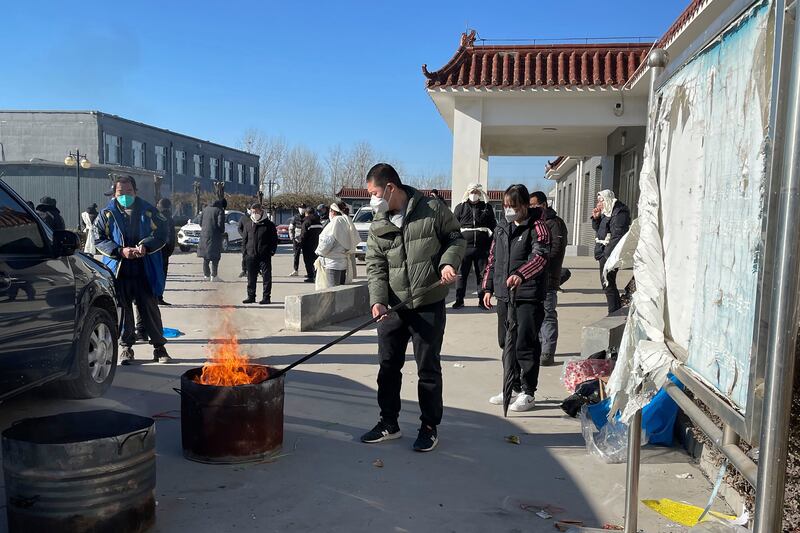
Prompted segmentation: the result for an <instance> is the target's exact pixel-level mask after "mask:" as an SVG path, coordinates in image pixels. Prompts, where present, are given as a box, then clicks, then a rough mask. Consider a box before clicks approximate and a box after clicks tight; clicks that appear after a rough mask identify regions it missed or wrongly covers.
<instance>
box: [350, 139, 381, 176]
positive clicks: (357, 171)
mask: <svg viewBox="0 0 800 533" xmlns="http://www.w3.org/2000/svg"><path fill="white" fill-rule="evenodd" d="M377 160H378V156H377V155H376V153H375V149H374V148H373V147H372V145H371V144H370V143H369V142H368V141H361V142H358V143H356V144H355V145H354V146H353V147H352V148H351V149H350V153H348V154H347V163H346V168H347V170H346V175H347V179H346V182H345V184H346V185H347V186H349V187H362V186H363V184H364V179H365V178H366V177H367V172H369V169H370V168H372V165H374V164H375V163H377V162H378V161H377Z"/></svg>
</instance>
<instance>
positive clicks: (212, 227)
mask: <svg viewBox="0 0 800 533" xmlns="http://www.w3.org/2000/svg"><path fill="white" fill-rule="evenodd" d="M226 207H228V202H227V201H226V200H225V199H222V200H216V201H215V202H214V203H213V204H212V205H210V206H209V207H206V208H205V209H203V211H202V212H201V213H200V242H199V243H197V257H202V258H203V276H204V277H205V279H206V281H220V279H219V277H218V276H217V271H218V269H219V260H220V259H221V258H222V240H223V238H224V236H225V208H226Z"/></svg>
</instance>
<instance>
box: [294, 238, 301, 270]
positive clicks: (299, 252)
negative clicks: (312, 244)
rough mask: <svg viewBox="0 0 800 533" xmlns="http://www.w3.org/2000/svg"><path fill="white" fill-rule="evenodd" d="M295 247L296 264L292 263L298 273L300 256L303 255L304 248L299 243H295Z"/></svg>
mask: <svg viewBox="0 0 800 533" xmlns="http://www.w3.org/2000/svg"><path fill="white" fill-rule="evenodd" d="M293 246H294V263H292V265H293V266H294V270H295V271H297V269H298V268H300V255H301V254H302V253H303V246H302V245H301V244H300V243H299V242H297V241H294V244H293Z"/></svg>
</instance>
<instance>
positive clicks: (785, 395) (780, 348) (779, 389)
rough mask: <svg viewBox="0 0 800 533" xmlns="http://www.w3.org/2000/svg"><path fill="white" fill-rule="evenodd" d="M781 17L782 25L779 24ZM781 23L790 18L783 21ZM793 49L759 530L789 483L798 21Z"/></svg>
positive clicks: (777, 515)
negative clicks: (787, 470)
mask: <svg viewBox="0 0 800 533" xmlns="http://www.w3.org/2000/svg"><path fill="white" fill-rule="evenodd" d="M784 5H785V2H784V1H782V0H779V1H778V2H776V33H778V32H779V31H788V27H789V25H790V24H794V22H793V21H792V20H791V17H785V16H783V15H784V14H785V12H784ZM778 23H782V24H781V26H779V27H778V26H777V24H778ZM783 24H786V26H784V25H783ZM793 35H794V41H793V42H792V44H791V48H790V49H786V50H783V51H782V55H783V57H784V58H785V59H786V60H788V63H785V64H782V65H781V68H782V69H783V68H787V67H788V68H790V69H791V70H790V78H789V85H788V87H787V88H786V92H785V97H786V98H785V104H786V109H785V112H781V111H782V110H778V113H777V117H778V120H780V119H781V118H782V117H785V120H786V123H785V137H784V143H783V145H782V146H780V147H778V146H777V145H776V147H775V148H776V149H781V150H782V158H781V160H782V164H781V166H780V169H781V171H782V175H781V178H782V179H781V180H780V184H779V187H778V190H777V191H774V193H777V197H775V196H774V195H773V199H774V200H777V202H778V211H777V220H778V223H777V228H776V229H777V231H776V235H777V239H776V242H775V248H774V251H773V253H774V260H773V265H774V289H773V293H772V301H771V305H770V310H769V315H768V316H767V323H768V324H769V325H770V328H769V333H768V337H767V367H766V375H765V381H764V414H763V416H762V419H761V452H760V455H761V457H760V460H759V466H760V467H759V469H758V485H757V487H756V508H755V514H756V516H755V527H754V531H755V532H756V533H768V532H769V533H771V532H773V531H780V530H781V525H782V521H783V505H784V492H785V484H786V456H787V447H788V437H789V420H790V412H791V409H790V407H791V399H792V385H793V379H794V358H795V348H796V340H797V319H798V312H797V304H798V290H800V263H798V257H799V256H800V240H798V239H797V227H798V225H800V153H798V152H800V25H795V28H794V32H793Z"/></svg>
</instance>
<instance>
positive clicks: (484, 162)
mask: <svg viewBox="0 0 800 533" xmlns="http://www.w3.org/2000/svg"><path fill="white" fill-rule="evenodd" d="M479 170H480V172H479V174H478V182H479V183H480V184H482V185H483V190H484V191H488V190H489V156H488V155H486V154H481V161H480V165H479Z"/></svg>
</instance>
